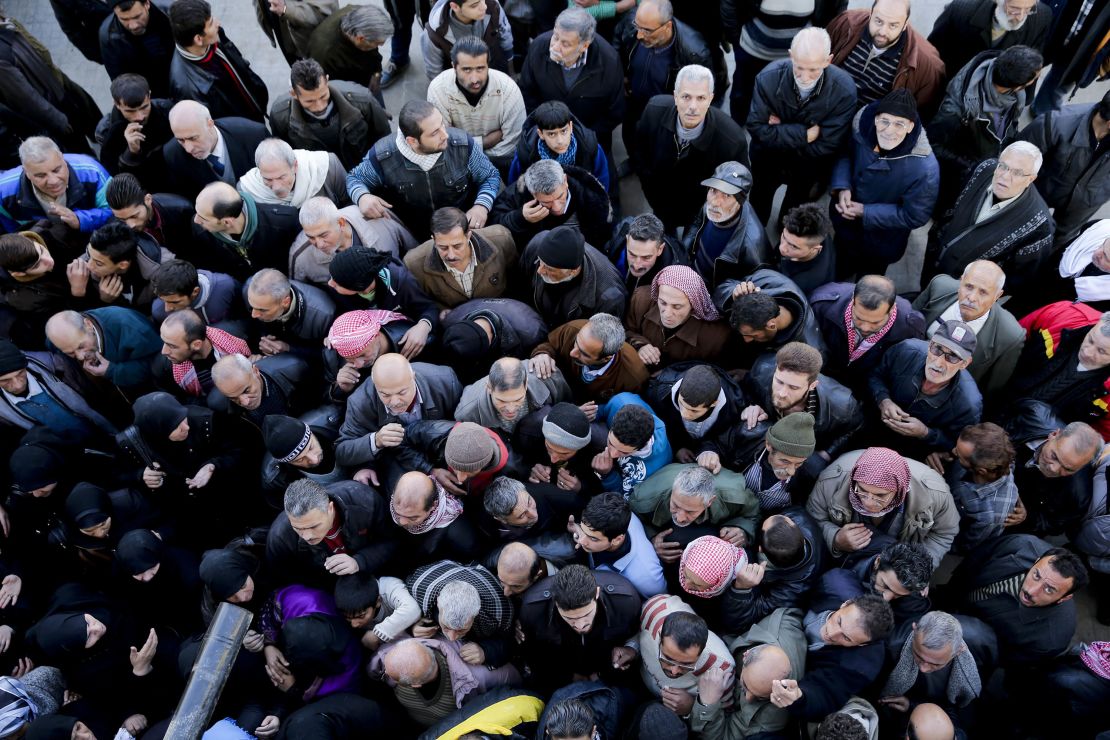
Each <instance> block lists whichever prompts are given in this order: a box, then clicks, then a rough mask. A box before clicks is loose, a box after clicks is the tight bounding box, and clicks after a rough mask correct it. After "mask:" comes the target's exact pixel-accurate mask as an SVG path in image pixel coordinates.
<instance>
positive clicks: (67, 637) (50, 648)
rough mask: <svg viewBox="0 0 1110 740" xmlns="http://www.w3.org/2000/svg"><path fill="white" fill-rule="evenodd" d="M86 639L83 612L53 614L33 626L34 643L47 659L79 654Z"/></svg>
mask: <svg viewBox="0 0 1110 740" xmlns="http://www.w3.org/2000/svg"><path fill="white" fill-rule="evenodd" d="M88 637H89V633H88V623H87V622H86V621H85V613H84V612H80V613H77V614H74V613H67V614H54V615H51V616H49V617H46V618H44V619H42V620H40V621H39V623H38V624H36V625H35V641H36V642H37V643H38V645H39V648H40V649H41V650H42V652H43V653H45V654H46V656H47V657H48V658H59V657H62V656H65V655H74V654H76V653H79V652H81V651H82V650H84V649H85V642H86V641H87V640H88Z"/></svg>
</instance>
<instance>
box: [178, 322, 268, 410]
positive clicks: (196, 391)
mask: <svg viewBox="0 0 1110 740" xmlns="http://www.w3.org/2000/svg"><path fill="white" fill-rule="evenodd" d="M204 333H205V335H206V336H207V337H208V341H209V342H211V343H212V353H213V354H214V355H215V356H216V359H217V360H219V359H220V358H221V357H223V356H224V355H242V356H243V357H248V358H249V357H250V356H251V349H250V347H248V346H247V343H246V342H245V341H243V340H242V339H240V338H239V337H237V336H235V335H234V334H228V333H227V332H226V331H224V330H223V329H217V328H215V327H213V326H210V327H208V328H207V329H205V330H204ZM172 369H173V382H175V383H177V384H178V385H179V386H181V387H182V388H184V389H185V392H186V393H188V394H189V395H191V396H199V395H200V394H201V393H203V392H204V389H203V388H202V387H201V385H200V379H199V378H198V377H197V369H196V368H195V367H194V366H193V363H191V362H190V361H188V360H185V362H175V363H173V368H172Z"/></svg>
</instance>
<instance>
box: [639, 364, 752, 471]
mask: <svg viewBox="0 0 1110 740" xmlns="http://www.w3.org/2000/svg"><path fill="white" fill-rule="evenodd" d="M644 400H646V401H647V402H648V403H649V404H650V405H651V408H652V410H653V411H654V412H655V414H656V416H658V417H659V418H660V419H662V420H663V421H664V423H665V424H666V425H667V434H668V436H669V437H670V439H671V444H672V445H673V447H674V449H675V459H676V460H677V461H678V462H682V463H689V462H694V461H697V463H698V464H699V465H701V466H702V467H703V468H705V469H706V470H708V471H710V472H711V473H714V474H715V473H717V471H719V470H720V468H721V464H722V460H729V459H733V457H734V455H733V454H732V453H731V452H730V451H729V450H728V445H727V435H728V433H729V431H730V430H731V429H732V428H733V427H734V426H735V425H736V424H738V423H740V413H739V412H740V410H741V409H742V408H743V404H744V392H743V391H742V390H741V389H740V384H739V383H737V382H736V380H734V379H733V377H732V376H731V375H729V374H728V373H726V372H725V371H724V370H721V369H720V368H717V367H714V366H713V365H700V364H695V363H680V364H678V365H672V366H670V367H667V368H663V369H662V370H660V371H659V372H658V373H656V374H655V375H654V376H653V377H652V378H651V379H650V381H649V382H648V387H647V391H646V392H645V393H644Z"/></svg>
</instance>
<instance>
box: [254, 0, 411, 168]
mask: <svg viewBox="0 0 1110 740" xmlns="http://www.w3.org/2000/svg"><path fill="white" fill-rule="evenodd" d="M299 4H300V3H299ZM270 130H271V131H273V132H274V136H276V137H278V138H279V139H284V140H285V141H288V142H289V144H290V145H291V146H292V147H293V148H294V149H307V150H309V151H313V152H316V151H325V152H331V153H332V154H334V155H335V156H337V157H339V161H340V163H341V164H342V165H343V166H344V167H345V168H346V169H347V170H351V169H353V168H354V167H355V165H357V164H358V163H359V162H361V161H362V158H363V157H364V156H365V155H366V150H367V149H369V148H370V146H371V145H372V144H373V143H374V142H375V141H377V140H378V139H380V138H382V137H383V136H388V135H389V132H390V131H389V119H388V117H387V115H386V112H385V110H384V109H383V108H382V107H381V106H380V105H378V102H377V101H376V100H374V98H373V96H372V95H371V94H370V91H369V90H367V89H366V87H365V86H363V85H358V84H355V83H353V82H346V81H344V80H334V81H332V80H331V79H330V78H329V77H328V75H327V74H326V73H325V72H324V68H323V67H321V66H320V64H319V63H318V62H317V61H315V60H314V59H299V60H297V61H296V62H294V63H293V66H292V67H291V68H290V70H289V92H288V93H286V94H283V95H280V96H278V97H277V98H276V99H275V100H274V102H273V104H272V105H271V106H270Z"/></svg>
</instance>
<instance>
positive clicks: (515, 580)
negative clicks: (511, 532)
mask: <svg viewBox="0 0 1110 740" xmlns="http://www.w3.org/2000/svg"><path fill="white" fill-rule="evenodd" d="M539 559H540V556H539V555H537V554H536V551H535V550H533V549H532V548H531V547H529V546H528V545H526V544H524V543H523V542H510V543H509V544H507V545H505V547H504V548H502V550H501V554H500V555H498V556H497V579H498V580H499V581H501V589H502V590H503V591H504V593H505V595H506V596H515V595H516V594H519V593H523V592H524V591H526V590H527V589H528V587H529V586H531V585H532V583H533V582H534V580H535V579H534V576H535V575H536V574H537V573H538V572H539V570H540V569H539V568H538V567H537V566H538V565H539Z"/></svg>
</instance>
